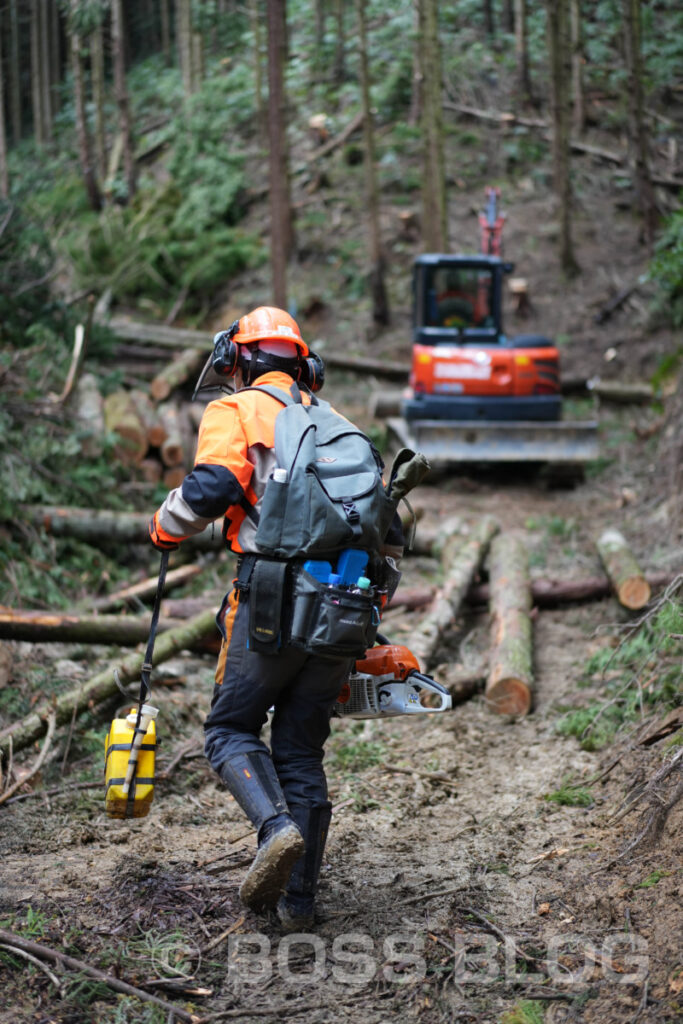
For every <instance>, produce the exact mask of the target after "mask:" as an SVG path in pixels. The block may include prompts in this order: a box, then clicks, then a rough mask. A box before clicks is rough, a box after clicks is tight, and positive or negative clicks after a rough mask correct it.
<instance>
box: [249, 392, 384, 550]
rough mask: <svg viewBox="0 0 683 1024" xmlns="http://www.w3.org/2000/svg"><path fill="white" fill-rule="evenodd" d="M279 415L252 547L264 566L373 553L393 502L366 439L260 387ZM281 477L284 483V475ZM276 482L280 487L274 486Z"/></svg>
mask: <svg viewBox="0 0 683 1024" xmlns="http://www.w3.org/2000/svg"><path fill="white" fill-rule="evenodd" d="M259 390H261V391H266V392H267V393H268V394H269V395H271V396H272V397H273V398H276V399H277V400H278V401H279V402H282V404H283V405H284V407H285V408H284V409H282V410H281V412H279V413H278V415H277V418H276V420H275V457H276V460H277V467H278V470H279V472H278V471H276V472H275V473H274V475H273V476H271V477H270V479H269V480H268V482H267V484H266V489H265V493H264V495H263V504H262V506H261V513H260V519H259V524H258V529H257V531H256V538H255V540H256V547H257V548H258V550H259V551H260V552H262V553H263V554H264V555H268V556H270V557H272V558H295V557H304V558H313V557H315V558H320V557H323V556H329V555H333V554H334V553H336V552H339V551H340V550H342V549H343V548H349V547H350V548H362V549H363V550H365V551H367V552H368V553H370V554H372V553H375V552H378V551H379V550H380V548H381V546H382V541H383V539H384V537H385V535H386V532H387V530H388V528H389V525H390V523H391V519H392V516H393V514H394V510H395V508H396V504H395V502H393V501H392V500H391V499H390V498H389V497H387V495H386V493H385V489H384V484H383V482H382V469H383V468H384V467H383V463H382V459H381V457H380V454H379V452H378V451H377V449H376V448H375V446H374V444H373V443H372V441H371V440H370V438H368V437H366V435H365V434H363V433H362V431H360V430H358V428H357V427H355V426H354V425H353V424H352V423H349V421H348V420H345V419H344V418H343V417H342V416H340V415H339V414H338V413H336V412H335V411H334V410H333V409H332V408H331V406H330V404H329V403H328V402H325V401H320V399H317V398H316V397H315V396H312V402H311V405H304V404H303V403H302V401H301V392H300V391H299V389H298V387H297V386H296V384H294V385H293V386H292V388H291V393H290V394H288V393H287V392H286V391H281V390H280V389H279V388H275V387H267V386H265V385H264V386H263V387H261V388H259ZM285 474H286V475H285ZM278 477H282V478H283V479H278Z"/></svg>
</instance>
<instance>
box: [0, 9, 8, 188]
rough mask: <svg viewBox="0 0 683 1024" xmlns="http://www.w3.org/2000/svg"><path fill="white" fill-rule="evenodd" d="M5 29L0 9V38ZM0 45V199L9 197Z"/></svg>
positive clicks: (0, 50) (3, 85) (3, 83)
mask: <svg viewBox="0 0 683 1024" xmlns="http://www.w3.org/2000/svg"><path fill="white" fill-rule="evenodd" d="M4 31H5V16H4V11H2V10H0V40H1V39H2V36H3V33H4ZM4 74H5V71H4V67H3V61H2V46H0V199H9V171H8V169H7V125H6V124H5V78H4Z"/></svg>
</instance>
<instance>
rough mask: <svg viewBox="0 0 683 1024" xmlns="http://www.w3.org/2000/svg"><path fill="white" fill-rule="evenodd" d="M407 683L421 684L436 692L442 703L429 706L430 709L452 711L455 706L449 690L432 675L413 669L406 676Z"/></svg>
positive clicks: (424, 688) (423, 688) (422, 686)
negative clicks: (434, 706)
mask: <svg viewBox="0 0 683 1024" xmlns="http://www.w3.org/2000/svg"><path fill="white" fill-rule="evenodd" d="M405 681H406V683H412V684H413V685H415V686H419V687H420V689H422V690H429V692H430V693H435V694H436V695H437V697H439V698H440V701H441V702H440V704H439V706H438V707H436V708H429V710H430V711H450V709H451V708H452V706H453V700H452V698H451V695H450V693H449V691H448V690H447V689H446V687H445V686H443V685H442V684H441V683H437V681H436V679H432V677H431V676H426V675H425V674H424V672H418V671H417V670H416V669H413V671H412V672H409V673H408V675H407V676H406V678H405Z"/></svg>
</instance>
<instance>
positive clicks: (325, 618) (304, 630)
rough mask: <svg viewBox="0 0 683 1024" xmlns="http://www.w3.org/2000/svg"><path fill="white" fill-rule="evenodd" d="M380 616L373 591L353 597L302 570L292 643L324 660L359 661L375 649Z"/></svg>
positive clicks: (297, 584) (294, 600)
mask: <svg viewBox="0 0 683 1024" xmlns="http://www.w3.org/2000/svg"><path fill="white" fill-rule="evenodd" d="M378 626H379V613H378V610H377V607H376V605H375V598H374V592H373V591H372V590H370V591H369V592H368V591H364V592H359V593H353V592H352V591H350V590H349V589H348V588H345V587H336V586H330V585H329V584H327V583H321V582H320V580H317V579H315V577H313V576H311V575H309V573H307V572H306V571H305V570H304V569H303V568H299V570H298V571H297V573H296V576H295V578H294V584H293V589H292V618H291V627H290V643H292V644H293V645H294V646H295V647H302V648H303V649H304V650H305V651H307V652H308V653H309V654H316V655H318V656H319V657H321V658H359V657H361V656H362V655H364V654H365V651H366V650H367V648H368V647H372V645H373V643H374V642H375V636H376V634H377V627H378Z"/></svg>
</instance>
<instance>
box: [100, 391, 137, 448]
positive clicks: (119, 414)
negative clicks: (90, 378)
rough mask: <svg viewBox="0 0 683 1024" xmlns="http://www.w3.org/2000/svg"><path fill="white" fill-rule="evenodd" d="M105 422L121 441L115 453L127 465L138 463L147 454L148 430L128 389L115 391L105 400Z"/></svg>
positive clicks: (116, 446)
mask: <svg viewBox="0 0 683 1024" xmlns="http://www.w3.org/2000/svg"><path fill="white" fill-rule="evenodd" d="M104 423H105V426H106V428H107V430H108V431H111V432H112V433H115V434H117V435H118V437H119V438H120V441H119V442H118V443H117V444H116V445H115V447H114V455H115V456H116V458H117V459H119V461H120V462H123V463H125V464H126V465H137V464H139V463H140V462H141V461H142V459H143V458H144V457H145V455H146V454H147V448H148V443H147V431H146V430H145V426H144V423H143V422H142V419H141V418H140V416H139V414H138V412H137V410H136V409H135V405H134V403H133V401H132V399H131V397H130V394H129V393H128V392H127V391H115V392H113V394H111V395H107V397H106V398H105V400H104Z"/></svg>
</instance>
